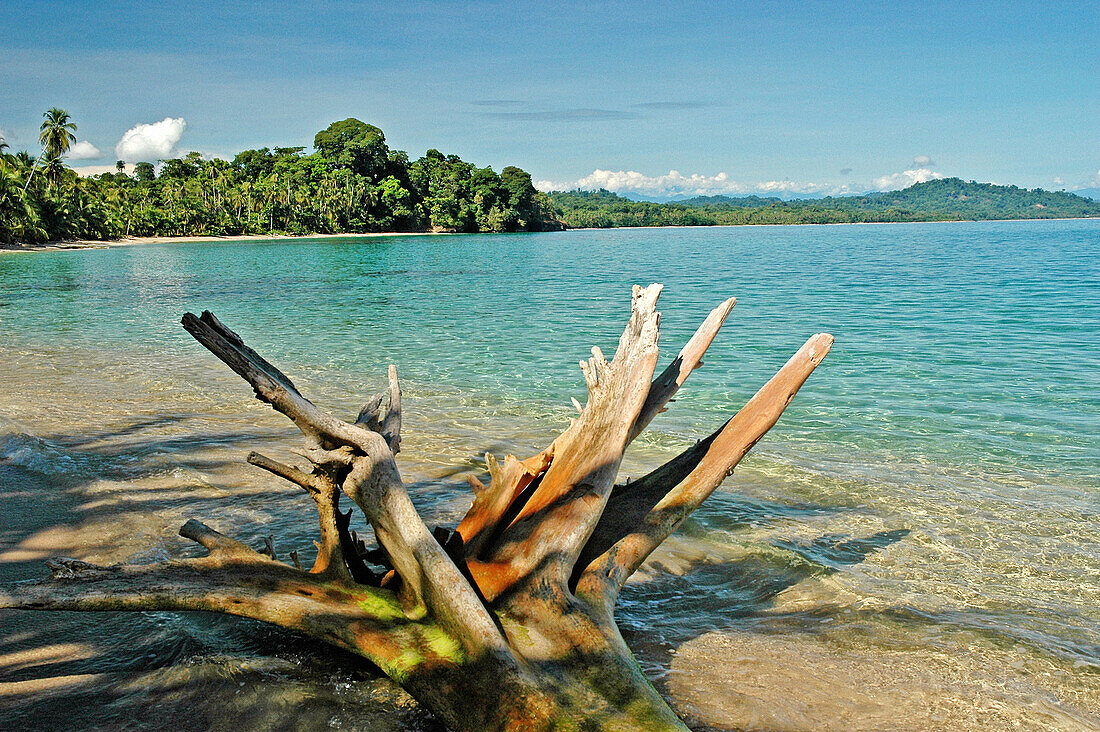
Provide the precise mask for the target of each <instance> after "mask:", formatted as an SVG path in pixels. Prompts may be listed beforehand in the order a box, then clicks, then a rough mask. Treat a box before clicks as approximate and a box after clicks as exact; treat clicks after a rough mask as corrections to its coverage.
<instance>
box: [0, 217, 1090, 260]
mask: <svg viewBox="0 0 1100 732" xmlns="http://www.w3.org/2000/svg"><path fill="white" fill-rule="evenodd" d="M1013 221H1100V216H1066V217H1058V218H1055V217H1049V216H1044V217H1037V218H1028V219H944V220H938V221H822V222H818V223H800V224H700V225H689V224H680V225H665V226H602V227H601V226H578V227H575V228H570V229H562V230H561V231H613V230H617V229H625V230H628V231H629V230H645V229H733V228H742V227H746V228H747V227H768V226H773V227H774V226H895V225H898V224H975V223H1009V222H1013ZM454 233H455V232H450V231H372V232H366V233H347V234H237V235H233V236H215V235H200V236H129V237H125V238H123V239H109V240H104V239H69V240H63V241H51V242H44V243H42V244H31V245H28V246H11V245H3V244H0V254H3V253H6V252H37V251H57V250H74V249H76V250H79V249H112V248H114V247H129V246H137V245H141V244H171V243H181V244H192V243H202V242H245V241H276V240H282V239H286V240H294V239H374V238H379V237H391V236H447V235H451V234H454ZM512 233H517V234H525V233H550V232H512Z"/></svg>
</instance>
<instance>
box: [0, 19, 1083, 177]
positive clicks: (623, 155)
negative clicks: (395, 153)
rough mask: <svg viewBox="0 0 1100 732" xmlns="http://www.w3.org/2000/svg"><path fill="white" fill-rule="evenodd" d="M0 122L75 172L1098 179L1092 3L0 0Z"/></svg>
mask: <svg viewBox="0 0 1100 732" xmlns="http://www.w3.org/2000/svg"><path fill="white" fill-rule="evenodd" d="M0 29H2V30H0V134H2V135H3V136H4V137H5V138H6V139H7V141H8V143H9V144H10V145H11V147H12V148H13V149H30V150H32V152H34V151H36V150H37V141H36V139H37V130H38V125H39V123H40V122H41V115H42V112H43V111H45V110H46V109H47V108H49V107H53V106H59V107H62V108H63V109H66V110H68V111H69V112H70V114H72V117H73V120H74V121H75V122H76V123H77V125H78V127H79V129H78V132H77V137H78V140H79V142H78V144H77V146H76V147H75V149H74V151H73V153H72V154H71V155H70V164H71V165H73V166H112V167H113V164H114V161H115V160H116V159H118V158H119V157H122V158H123V159H126V160H127V161H129V162H135V161H136V160H138V159H149V160H156V159H161V158H164V157H169V156H173V155H178V154H182V153H184V152H187V151H192V150H196V151H199V152H202V153H203V154H205V155H217V156H219V157H225V158H229V159H231V158H232V156H233V155H234V154H235V153H236V152H238V151H240V150H242V149H246V148H255V147H275V146H294V145H304V146H306V147H307V148H309V147H311V146H312V140H313V135H314V134H315V133H316V132H317V131H318V130H320V129H323V128H324V127H325V126H327V125H328V124H329V123H330V122H332V121H335V120H339V119H344V118H346V117H357V118H359V119H362V120H364V121H366V122H370V123H372V124H375V125H378V126H379V127H381V128H382V129H383V130H384V131H385V134H386V138H387V141H388V142H389V143H390V145H391V146H392V147H396V148H399V149H403V150H406V151H408V152H409V154H410V156H412V157H413V158H416V157H419V156H420V155H422V154H423V153H424V151H425V150H426V149H428V148H433V147H434V148H437V149H439V150H442V151H443V152H445V153H456V154H458V155H459V156H461V157H462V158H463V159H466V160H470V161H471V162H474V163H476V164H478V165H492V166H493V167H494V168H495V169H497V170H500V168H502V167H503V166H505V165H510V164H514V165H518V166H520V167H522V168H524V169H525V170H527V171H529V172H530V173H531V174H532V176H533V177H534V179H535V180H536V181H537V184H538V185H539V186H540V187H542V188H559V189H562V188H573V187H577V186H581V187H586V188H595V187H605V188H609V189H611V190H618V191H630V192H635V193H641V194H644V195H649V196H655V197H662V196H675V195H695V194H719V193H727V194H738V193H773V194H784V193H787V194H790V193H816V194H821V193H844V192H858V191H865V190H873V189H886V188H898V187H904V186H905V185H908V184H911V183H913V182H917V181H920V180H928V179H931V178H935V177H941V176H959V177H962V178H964V179H967V180H978V181H983V182H994V183H1002V184H1009V183H1012V184H1016V185H1020V186H1025V187H1040V186H1041V187H1044V188H1048V189H1055V190H1057V189H1063V188H1064V189H1067V190H1074V189H1079V188H1092V187H1096V186H1100V40H1098V39H1100V3H1091V2H1078V3H1061V2H1042V3H1030V2H1000V3H993V2H981V3H968V2H961V1H959V2H951V3H937V2H919V3H916V2H914V3H905V2H890V3H887V2H874V3H855V2H848V3H829V2H817V3H805V2H797V3H796V2H789V3H788V2H772V3H768V2H753V3H740V2H725V3H722V2H708V3H669V2H661V3H653V2H645V1H643V0H636V1H634V2H622V3H619V2H599V3H593V2H583V3H572V2H559V3H527V2H522V1H520V0H512V1H511V2H456V3H451V2H407V3H402V2H387V3H372V2H351V1H348V2H314V3H284V2H278V1H274V0H265V1H263V2H230V1H224V0H223V2H187V3H149V2H147V1H146V2H121V1H120V2H101V1H98V0H83V1H82V2H71V1H70V2H60V1H46V0H40V1H38V2H29V1H26V0H4V2H3V3H0Z"/></svg>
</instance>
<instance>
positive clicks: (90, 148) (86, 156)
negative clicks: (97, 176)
mask: <svg viewBox="0 0 1100 732" xmlns="http://www.w3.org/2000/svg"><path fill="white" fill-rule="evenodd" d="M101 157H103V153H101V152H100V151H99V148H98V147H96V146H95V145H93V144H92V143H90V142H88V141H87V140H79V141H77V142H74V143H73V144H72V145H70V146H69V159H70V160H95V159H96V158H101Z"/></svg>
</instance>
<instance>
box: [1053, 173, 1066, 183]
mask: <svg viewBox="0 0 1100 732" xmlns="http://www.w3.org/2000/svg"><path fill="white" fill-rule="evenodd" d="M1051 182H1052V183H1054V185H1056V186H1064V185H1065V184H1066V182H1065V181H1064V180H1062V176H1060V175H1056V176H1054V180H1053V181H1051Z"/></svg>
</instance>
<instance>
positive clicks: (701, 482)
mask: <svg viewBox="0 0 1100 732" xmlns="http://www.w3.org/2000/svg"><path fill="white" fill-rule="evenodd" d="M660 293H661V286H660V285H650V286H649V287H646V288H642V287H635V288H634V293H633V303H632V309H631V315H630V320H629V322H628V323H627V326H626V329H625V330H624V331H623V334H622V337H621V338H620V339H619V345H618V348H617V350H616V351H615V354H614V356H613V357H612V359H611V360H610V361H608V360H607V359H606V358H605V357H604V355H603V353H601V352H600V350H599V349H598V348H593V349H592V357H591V358H590V359H588V360H586V361H583V362H582V363H581V368H582V371H583V372H584V377H585V380H586V382H587V384H588V402H587V404H585V405H583V406H582V405H581V404H580V403H579V402H575V406H576V407H577V409H578V410H579V411H580V414H579V415H578V416H577V417H576V419H575V420H573V421H572V423H571V425H570V427H569V428H568V429H567V430H565V432H563V433H562V434H561V435H560V436H558V438H557V439H555V440H554V442H553V443H552V444H551V445H549V446H547V447H546V449H544V450H543V451H541V452H539V453H538V454H536V455H533V456H531V457H529V458H526V459H519V458H517V457H514V456H512V455H508V456H506V457H505V458H504V459H503V460H498V459H496V458H494V457H493V456H491V455H488V456H486V458H487V467H488V470H489V474H490V476H491V479H490V481H489V484H488V485H483V484H482V483H481V482H480V481H479V480H477V479H476V478H474V477H473V476H471V478H470V483H471V486H473V488H474V492H475V496H474V500H473V505H472V506H471V508H470V510H469V512H468V513H467V514H466V516H465V517H464V518H463V519H462V521H461V522H460V523H459V525H458V526H457V527H456V529H454V530H449V529H440V528H437V529H436V530H435V531H430V530H429V529H428V527H427V526H425V525H424V522H423V521H422V520H421V518H420V516H419V515H418V514H417V512H416V509H415V508H414V507H413V504H412V502H411V501H410V500H409V496H408V494H407V492H406V490H405V486H404V484H403V482H402V480H401V475H400V473H399V471H398V468H397V463H396V461H395V459H394V455H395V454H396V453H397V451H398V450H399V448H400V444H401V428H402V420H401V389H400V385H399V383H398V375H397V369H396V368H395V367H393V366H390V367H389V388H388V390H387V391H386V392H384V393H382V394H378V395H376V396H374V397H372V398H371V399H369V400H368V401H367V404H366V406H364V407H363V409H362V410H361V411H360V413H359V414H358V415H357V416H356V417H355V419H354V420H352V421H344V420H341V419H338V418H336V417H334V416H332V415H330V414H328V413H327V412H325V411H323V410H321V409H319V408H318V407H317V406H315V405H314V404H313V403H312V402H311V401H309V400H308V399H306V398H305V397H304V396H303V395H302V394H301V392H299V391H298V389H297V388H296V387H295V386H294V383H293V382H292V381H291V380H290V379H289V378H288V377H287V376H286V375H285V374H283V373H282V372H281V371H280V370H279V369H277V368H276V367H275V366H273V365H271V364H270V363H268V362H267V361H266V360H264V359H263V358H262V357H261V356H260V355H259V354H258V353H256V352H255V351H254V350H252V349H251V348H249V347H248V346H247V345H245V342H244V340H242V339H241V337H240V336H238V335H237V334H236V333H234V332H233V331H231V330H230V329H229V328H227V327H226V326H225V325H223V324H222V323H221V322H220V321H219V320H218V319H217V318H215V317H214V315H213V314H211V313H209V312H204V313H203V314H202V315H201V316H198V317H196V316H195V315H192V314H190V313H188V314H187V315H185V316H184V317H183V326H184V328H186V329H187V332H188V333H190V334H191V335H192V336H194V338H195V339H196V340H197V341H198V342H199V343H201V344H202V345H203V346H205V347H206V348H207V349H208V350H209V351H210V352H211V353H213V354H214V355H215V356H217V357H218V358H219V359H221V360H222V361H223V362H224V363H225V364H226V365H227V366H229V367H230V368H231V369H232V370H233V371H235V372H236V373H237V374H239V375H240V376H241V377H242V378H243V379H244V380H245V381H247V382H248V383H249V385H251V387H252V388H253V390H254V391H255V393H256V397H257V398H258V399H260V400H261V401H263V402H265V403H267V404H269V405H271V406H272V407H273V408H274V409H276V410H277V411H279V412H281V413H282V414H284V415H285V416H286V417H287V418H289V419H290V420H291V421H292V422H294V424H295V425H296V426H297V427H298V429H299V430H301V432H302V435H303V436H304V438H305V442H306V447H305V450H304V452H303V454H304V455H305V456H306V457H307V459H308V462H309V464H308V465H306V466H304V467H299V466H294V465H287V464H284V463H281V462H278V461H276V460H273V459H272V458H269V457H266V456H264V455H260V454H258V453H251V454H250V455H249V456H248V462H250V463H251V464H253V465H255V466H257V467H258V468H261V469H263V470H266V471H268V472H271V473H273V474H275V475H277V476H279V477H281V478H283V479H285V480H287V481H289V482H291V483H294V484H295V485H298V486H300V487H301V488H302V489H303V490H304V491H306V493H307V494H308V495H309V496H310V497H311V498H312V499H313V502H314V504H315V506H316V509H317V518H318V524H319V532H318V540H317V542H316V543H317V546H318V552H317V557H316V560H315V561H314V563H313V565H312V566H311V567H308V568H306V567H303V566H301V564H300V562H299V560H298V556H297V554H296V553H293V554H292V556H290V557H288V559H290V560H291V561H292V563H285V562H282V561H279V559H277V558H276V556H277V554H276V550H275V547H274V545H273V543H272V542H271V541H270V540H269V541H267V547H266V549H265V550H264V551H257V550H255V549H253V548H252V547H250V546H248V545H247V544H244V543H242V542H240V541H237V540H235V539H232V538H230V537H229V536H226V535H224V534H221V533H219V532H217V531H215V530H214V529H212V528H210V527H209V526H206V525H204V524H202V523H199V522H198V521H195V520H191V521H188V522H187V523H186V524H185V525H184V526H183V528H182V529H181V530H180V534H181V535H182V536H184V537H186V538H188V539H191V540H192V541H195V542H197V543H198V544H200V545H202V546H203V547H204V548H205V549H206V550H207V552H208V554H207V555H206V556H203V557H201V558H197V559H182V560H176V561H169V562H161V563H157V564H149V565H119V566H111V567H101V566H96V565H93V564H88V563H86V562H81V561H78V560H75V559H55V560H51V561H50V562H48V563H47V566H48V567H49V568H50V570H51V572H52V576H51V577H49V578H47V579H43V580H38V581H33V582H25V583H19V584H14V585H9V586H8V587H6V588H4V589H3V590H2V591H0V607H12V608H29V609H67V610H126V609H134V610H209V611H216V612H223V613H230V614H233V615H241V616H245V617H250V618H255V619H258V620H263V621H266V622H269V623H274V624H276V625H280V626H283V627H286V628H292V629H294V630H297V631H299V632H301V633H304V634H306V635H309V636H312V637H314V638H317V639H319V640H322V641H324V642H326V643H330V644H333V645H335V646H339V647H340V648H343V649H345V650H348V651H351V652H352V653H355V654H358V655H360V656H362V657H363V658H366V659H368V660H369V661H370V662H372V663H373V664H375V665H376V666H377V667H378V668H380V669H381V670H382V671H383V672H385V673H386V674H387V675H389V676H390V677H391V678H393V679H394V680H395V681H396V682H397V683H398V684H400V685H401V686H402V687H404V688H405V689H406V690H408V691H409V692H410V693H411V694H412V695H413V696H414V697H415V698H416V699H417V700H419V701H420V702H421V703H422V704H424V705H425V706H426V707H427V708H429V709H431V710H432V711H433V712H434V713H435V714H436V715H438V716H439V718H440V719H442V720H444V721H445V722H446V723H447V724H448V725H449V726H450V727H451V728H453V729H455V730H478V731H480V730H529V729H532V730H538V729H559V728H565V729H572V728H577V727H581V726H583V727H584V728H586V729H589V728H592V729H616V730H620V729H637V730H655V729H685V727H684V726H683V724H682V723H681V722H680V720H679V719H678V718H677V717H676V715H675V713H674V712H673V711H672V710H671V709H670V708H669V706H668V705H667V704H666V702H665V701H664V700H663V699H662V698H661V696H660V694H658V693H657V691H656V690H655V689H654V688H653V687H652V686H651V685H650V684H649V682H648V681H647V680H646V678H645V676H644V675H643V674H642V672H641V671H640V670H639V668H638V665H637V663H635V661H634V658H633V656H632V655H631V653H630V650H629V649H628V648H627V647H626V644H625V643H624V642H623V639H622V637H621V636H620V634H619V631H618V628H617V627H616V626H615V622H614V619H613V610H614V605H615V601H616V598H617V597H618V594H619V591H620V589H621V588H622V586H623V584H624V583H625V582H626V580H627V578H629V577H630V575H631V574H632V573H633V572H634V571H635V570H637V569H638V568H639V567H640V566H641V564H642V563H643V562H644V561H645V559H646V557H648V556H649V554H650V553H651V552H652V551H653V550H654V549H655V548H656V547H657V546H659V545H660V544H661V542H662V541H664V540H665V539H666V538H668V536H669V535H670V534H672V532H674V531H675V530H676V528H677V527H678V526H679V525H680V523H681V522H682V521H683V520H684V519H685V518H686V517H687V516H688V515H689V514H690V513H691V512H692V511H694V510H695V509H696V508H697V507H698V506H699V505H700V504H701V503H702V501H703V500H704V499H706V498H707V496H709V495H710V494H711V493H712V492H713V491H714V490H715V488H717V487H718V486H719V485H720V484H721V482H722V481H723V480H724V479H725V478H726V476H728V475H729V474H730V473H731V472H732V471H733V469H734V466H736V465H737V463H738V461H740V460H741V458H742V457H744V455H745V454H746V453H747V452H748V451H749V449H750V448H751V447H752V446H753V445H754V444H756V442H757V440H759V439H760V438H761V437H762V436H763V435H764V433H765V432H767V431H768V430H769V429H770V428H771V427H772V425H774V424H775V423H776V421H777V420H778V419H779V416H780V415H781V414H782V412H783V410H784V408H785V407H786V406H787V404H789V403H790V401H791V399H792V398H793V397H794V395H795V393H796V392H797V391H798V389H799V387H800V386H801V385H802V383H803V382H804V381H805V380H806V378H807V377H808V376H809V375H810V373H811V372H813V370H814V369H815V368H816V367H817V365H818V364H820V363H821V360H822V359H823V358H824V357H825V355H826V354H827V353H828V352H829V348H830V346H831V345H832V342H833V339H832V336H829V335H826V334H818V335H815V336H813V337H812V338H810V339H809V340H808V341H807V342H806V344H805V345H804V346H803V347H802V348H801V349H800V350H799V351H798V352H797V353H796V354H795V355H794V356H793V357H791V359H790V360H789V361H788V362H787V363H786V364H785V365H784V366H783V367H782V368H781V369H780V370H779V372H778V373H777V374H776V375H775V377H773V378H772V379H771V380H770V381H769V382H768V383H767V384H765V385H764V387H763V388H761V389H760V391H759V392H757V394H756V396H754V397H753V398H752V399H751V400H750V401H749V402H748V403H747V404H746V405H745V406H744V408H742V409H741V411H739V412H738V413H737V414H735V415H734V416H732V417H731V418H730V419H729V421H727V422H726V423H725V424H724V425H722V426H721V427H719V428H718V429H717V430H716V431H715V432H714V433H713V434H711V435H709V436H707V437H705V438H704V439H702V440H700V441H699V442H698V443H696V444H695V445H693V446H692V447H690V448H689V449H687V450H686V451H684V452H683V453H682V454H680V455H678V456H677V457H675V458H673V459H672V460H670V461H669V462H668V463H666V464H665V465H662V466H660V467H658V468H657V469H655V470H654V471H653V472H651V473H649V474H648V475H646V476H645V477H643V478H641V479H639V480H636V481H633V482H630V483H626V484H616V483H615V479H616V473H617V472H618V469H619V464H620V462H621V460H622V456H623V452H624V451H625V450H626V448H627V446H628V445H629V444H630V443H631V441H632V440H633V439H634V438H635V437H637V436H638V434H640V433H641V432H642V430H644V429H645V427H646V426H647V425H648V424H649V423H650V421H651V420H652V419H653V418H654V417H655V416H656V415H657V414H659V413H660V412H662V411H664V409H665V407H666V405H667V404H668V402H669V401H670V400H671V398H672V396H673V395H674V394H675V393H676V391H677V390H678V389H679V388H680V386H681V385H682V384H683V383H684V381H685V380H686V379H687V377H688V376H689V375H690V374H691V372H692V371H693V370H694V369H696V368H698V367H699V366H700V365H701V364H702V357H703V354H704V353H705V351H706V350H707V347H708V346H709V345H710V343H711V341H712V340H713V339H714V337H715V335H716V334H717V333H718V330H719V329H720V328H721V327H722V323H723V322H724V321H725V319H726V317H727V316H728V315H729V313H730V311H731V309H732V308H733V305H734V300H733V299H732V298H731V299H729V300H726V301H725V302H723V303H722V304H720V305H719V306H718V307H717V308H715V309H714V310H713V311H712V312H711V313H710V315H709V316H708V317H707V318H706V319H705V321H704V322H703V324H702V325H701V326H700V327H699V329H698V331H697V332H696V333H695V335H694V336H693V337H692V338H691V339H690V340H689V341H688V343H687V344H686V345H685V346H684V348H683V350H681V351H680V353H679V354H678V355H677V356H676V357H675V358H674V359H673V360H672V362H671V363H670V364H669V366H668V367H667V368H666V369H665V370H664V371H663V372H661V373H660V374H658V375H657V376H656V377H655V376H654V371H655V368H656V365H657V357H658V352H657V339H658V325H659V314H658V312H657V309H656V304H657V298H658V297H659V296H660ZM383 404H385V406H384V407H383ZM341 495H344V496H347V497H348V498H350V499H351V501H352V502H353V503H354V504H355V505H356V506H357V507H358V508H359V509H360V510H361V511H362V513H363V516H364V517H365V519H366V521H367V522H369V524H370V525H371V527H372V528H373V530H374V535H375V537H376V538H377V541H378V546H377V547H374V548H368V547H366V546H365V545H364V543H363V542H362V541H361V540H360V539H359V538H358V536H357V535H356V534H355V533H354V532H350V531H349V524H350V514H349V513H344V512H342V511H341V510H340V507H339V501H340V497H341Z"/></svg>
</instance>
